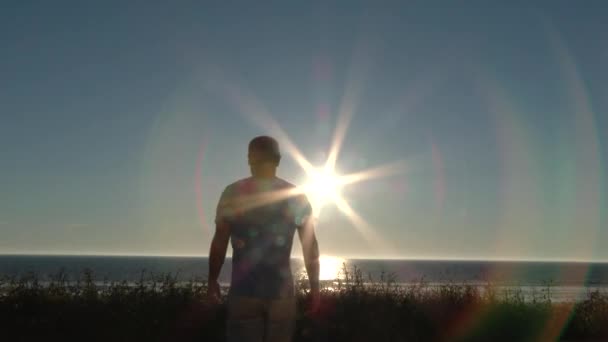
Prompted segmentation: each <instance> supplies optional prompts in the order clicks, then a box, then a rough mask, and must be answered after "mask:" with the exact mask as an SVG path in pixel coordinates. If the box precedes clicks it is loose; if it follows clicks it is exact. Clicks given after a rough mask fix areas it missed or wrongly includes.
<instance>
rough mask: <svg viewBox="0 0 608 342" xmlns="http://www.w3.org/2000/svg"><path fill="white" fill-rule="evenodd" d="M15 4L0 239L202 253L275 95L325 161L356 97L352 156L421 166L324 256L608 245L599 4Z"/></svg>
mask: <svg viewBox="0 0 608 342" xmlns="http://www.w3.org/2000/svg"><path fill="white" fill-rule="evenodd" d="M0 6H1V7H0V42H2V43H1V44H2V54H0V75H2V77H1V78H0V89H1V91H0V122H1V125H0V160H1V162H2V167H1V168H0V179H1V182H0V184H2V186H1V191H0V231H1V232H2V239H1V240H0V253H47V252H51V253H118V254H125V253H128V254H189V255H192V254H206V253H207V250H208V245H209V241H210V237H211V231H212V222H213V213H214V208H215V205H216V201H217V199H218V197H219V194H220V193H221V191H222V189H223V187H224V186H226V185H227V184H229V183H231V182H232V181H234V180H236V179H238V178H242V177H245V176H247V175H248V168H247V164H246V144H247V142H248V141H249V140H250V139H251V138H252V137H254V136H256V135H259V134H274V135H276V133H277V132H276V130H275V129H273V128H272V127H270V126H269V125H267V124H265V123H263V122H262V123H260V122H259V120H258V119H259V118H260V116H259V110H258V109H259V108H260V107H265V108H266V109H267V111H268V112H269V113H270V115H271V116H272V118H273V119H274V120H275V121H276V122H277V123H278V124H279V125H280V127H281V128H282V129H283V130H284V131H285V132H286V134H287V135H289V137H290V138H291V140H292V141H293V142H294V143H295V144H296V145H297V146H298V147H299V148H300V150H301V151H302V152H303V153H304V154H305V156H306V157H307V158H308V159H309V160H310V161H311V162H313V163H314V164H321V163H322V162H323V161H324V158H326V153H327V151H328V147H329V145H330V143H331V141H332V134H333V132H334V129H335V128H336V125H337V121H338V116H339V112H340V109H341V108H342V109H343V108H344V106H343V104H344V103H349V104H352V105H353V107H352V108H354V110H353V112H352V113H353V116H352V120H351V122H350V125H349V127H348V130H347V134H346V138H345V141H344V145H343V148H342V149H341V153H340V155H339V159H338V162H337V168H338V170H339V171H341V172H343V173H349V172H355V171H358V170H362V169H366V168H369V167H374V166H377V165H382V164H385V163H390V162H395V161H403V162H404V163H405V164H406V165H407V168H406V171H405V172H404V173H402V174H397V175H393V176H391V177H384V178H380V179H375V180H370V181H368V182H364V183H359V184H356V185H353V186H350V187H348V188H346V189H344V190H343V192H344V196H345V198H346V199H347V200H348V201H349V203H350V204H351V206H352V207H353V208H354V209H355V210H356V212H357V213H359V214H360V215H361V217H363V218H364V219H365V220H366V221H367V222H368V223H369V225H370V226H371V228H372V229H373V230H374V231H375V232H376V234H377V235H378V237H379V238H380V239H381V240H382V243H381V244H376V243H372V242H370V241H369V240H368V239H366V238H365V237H363V236H362V235H361V234H359V233H358V231H357V229H355V228H353V224H352V223H351V222H350V221H349V220H348V218H347V217H345V216H344V215H343V214H342V213H341V212H340V211H339V210H337V209H336V208H334V207H332V206H327V207H325V208H324V210H323V211H322V212H321V214H320V217H319V219H318V227H317V229H318V234H319V240H320V244H321V248H322V252H323V253H324V254H330V255H339V256H359V257H408V258H509V259H584V260H605V259H608V250H607V249H605V248H602V243H601V242H602V241H608V227H607V226H606V222H607V221H606V219H607V214H606V212H607V209H608V208H607V204H606V195H607V190H608V188H607V185H606V182H605V179H606V177H607V176H608V175H607V172H606V160H608V152H607V148H606V144H608V141H607V139H608V137H607V131H606V127H608V117H607V115H606V111H607V109H608V100H607V99H608V93H607V92H608V90H607V88H606V84H608V69H607V68H606V67H605V61H606V60H607V59H608V43H607V42H606V40H605V37H606V36H605V32H608V24H606V22H605V20H603V19H605V17H606V15H607V14H608V6H607V5H605V4H604V3H603V2H602V1H587V2H585V3H584V6H583V5H582V4H580V3H577V4H576V6H574V4H573V3H572V2H567V1H547V2H536V3H535V4H531V3H530V2H525V1H521V2H492V3H490V2H486V1H478V2H477V1H471V2H467V3H466V4H462V3H459V4H457V3H448V2H428V1H421V2H408V3H407V4H406V3H402V2H398V1H394V2H363V1H343V2H316V1H311V2H305V3H300V4H299V5H286V4H283V3H282V2H275V4H274V5H272V6H270V5H266V6H263V5H260V4H259V3H257V2H256V3H255V4H254V3H247V2H241V3H239V2H220V1H217V2H194V1H192V2H180V4H179V5H177V4H174V3H170V2H166V3H164V4H163V3H161V2H152V1H147V2H143V1H141V2H138V1H132V2H125V1H105V2H90V3H86V4H85V3H84V2H79V1H72V2H68V1H56V2H42V1H40V2H36V1H7V2H3V3H2V5H0ZM235 92H237V93H239V94H241V95H243V97H242V98H244V99H245V100H240V101H239V100H237V99H236V98H235V96H233V95H234V93H235ZM345 99H346V100H348V101H346V100H345ZM279 138H281V137H279ZM280 140H281V139H280ZM280 142H282V143H284V142H285V141H283V140H281V141H280ZM285 154H286V156H285V158H284V160H283V163H282V165H281V168H280V171H279V174H280V176H282V177H284V178H286V179H287V180H290V181H292V182H295V183H301V182H303V181H304V180H305V177H304V173H303V171H302V170H301V169H300V168H299V166H298V165H297V163H296V162H294V160H293V159H292V158H290V156H289V154H288V153H285Z"/></svg>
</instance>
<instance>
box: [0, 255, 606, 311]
mask: <svg viewBox="0 0 608 342" xmlns="http://www.w3.org/2000/svg"><path fill="white" fill-rule="evenodd" d="M230 266H231V261H230V258H227V259H226V262H225V264H224V267H223V269H222V273H221V275H220V282H221V283H222V284H224V285H228V284H229V282H230V268H231V267H230ZM354 268H357V269H359V270H361V272H362V275H363V279H364V280H365V281H370V280H371V281H372V282H373V281H380V280H381V279H385V280H386V279H392V280H393V281H394V282H396V283H400V284H403V285H409V284H420V283H424V284H426V285H427V286H437V285H441V284H446V283H449V284H470V285H475V286H480V287H485V286H487V285H493V286H495V287H497V288H499V289H502V290H504V291H510V290H514V289H520V290H522V291H523V294H524V296H525V297H526V298H531V297H532V296H534V295H535V294H539V293H547V292H543V291H547V289H550V292H548V293H550V296H551V298H552V300H556V301H571V300H574V301H576V300H580V299H582V298H585V297H586V295H587V292H588V291H591V290H600V291H607V292H608V263H584V262H534V261H525V262H524V261H474V260H470V261H463V260H379V259H341V258H334V257H331V258H330V257H323V258H322V259H321V278H322V279H323V280H325V281H326V283H327V282H328V281H329V282H330V280H333V279H336V278H344V270H347V271H348V272H351V273H352V271H353V270H354ZM85 269H90V270H91V271H92V272H93V279H94V280H95V281H96V282H112V281H123V280H124V281H127V282H133V281H137V280H139V279H140V278H141V276H142V272H144V276H145V277H148V278H149V277H150V276H151V275H156V276H160V275H163V274H167V273H171V274H172V275H173V276H174V277H176V278H177V280H178V281H190V280H195V281H205V279H206V276H207V272H208V258H206V257H167V256H60V255H52V256H51V255H48V256H45V255H2V256H0V279H2V278H7V277H17V278H19V277H23V276H27V275H28V274H32V273H33V274H36V275H37V276H38V278H39V279H40V280H42V281H44V280H48V279H50V277H51V276H53V275H56V274H57V273H58V272H59V271H60V270H63V272H65V274H66V275H67V276H68V279H71V280H76V279H78V277H79V276H82V272H83V270H85ZM292 272H293V273H294V275H295V278H298V277H299V276H300V275H302V274H303V272H304V267H303V263H302V261H301V260H300V259H293V260H292ZM330 283H331V282H330Z"/></svg>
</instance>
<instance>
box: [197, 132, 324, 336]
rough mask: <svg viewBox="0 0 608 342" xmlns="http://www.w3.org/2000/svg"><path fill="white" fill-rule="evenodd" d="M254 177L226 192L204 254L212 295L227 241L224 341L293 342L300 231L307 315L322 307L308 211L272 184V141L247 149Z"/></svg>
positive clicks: (275, 157)
mask: <svg viewBox="0 0 608 342" xmlns="http://www.w3.org/2000/svg"><path fill="white" fill-rule="evenodd" d="M248 158H249V166H250V170H251V175H252V176H251V177H249V178H245V179H242V180H239V181H237V182H235V183H233V184H231V185H229V186H228V187H226V189H225V190H224V192H223V193H222V196H221V198H220V200H219V204H218V206H217V213H216V219H215V223H216V230H215V235H214V236H213V241H212V242H211V250H210V252H209V295H210V296H211V297H212V298H214V299H219V296H220V287H219V284H218V276H219V274H220V270H221V268H222V264H223V263H224V259H225V256H226V249H227V247H228V241H230V242H231V245H232V251H233V252H232V283H231V286H230V290H229V293H228V323H227V328H228V330H227V335H228V341H290V340H291V338H292V335H293V328H294V323H295V309H296V307H295V305H296V304H295V296H294V295H295V294H294V282H293V278H292V273H291V267H290V255H291V246H292V242H293V237H294V233H295V232H296V231H297V232H298V235H299V237H300V242H301V243H302V252H303V254H304V263H305V265H306V271H307V273H308V278H309V280H310V288H311V295H312V308H311V309H312V310H313V311H314V310H316V309H317V308H318V303H319V247H318V245H317V239H316V237H315V233H314V227H313V224H312V219H311V206H310V204H309V202H308V200H307V199H306V196H304V195H294V194H293V192H294V190H295V186H294V185H292V184H290V183H288V182H286V181H284V180H283V179H281V178H278V177H277V176H276V169H277V166H278V165H279V161H280V160H281V155H280V152H279V145H278V143H277V142H276V140H274V139H273V138H271V137H267V136H260V137H256V138H254V139H253V140H251V142H250V143H249V154H248Z"/></svg>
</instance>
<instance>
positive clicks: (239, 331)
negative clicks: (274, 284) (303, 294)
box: [227, 296, 296, 342]
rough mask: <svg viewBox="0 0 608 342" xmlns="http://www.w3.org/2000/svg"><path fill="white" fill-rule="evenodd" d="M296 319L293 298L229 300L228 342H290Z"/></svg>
mask: <svg viewBox="0 0 608 342" xmlns="http://www.w3.org/2000/svg"><path fill="white" fill-rule="evenodd" d="M295 317H296V301H295V298H294V297H290V298H283V299H260V298H252V297H237V296H233V297H229V298H228V322H227V329H228V330H227V337H228V339H227V341H228V342H237V341H239V342H289V341H291V340H292V337H293V333H294V326H295Z"/></svg>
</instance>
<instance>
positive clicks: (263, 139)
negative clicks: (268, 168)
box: [249, 135, 281, 165]
mask: <svg viewBox="0 0 608 342" xmlns="http://www.w3.org/2000/svg"><path fill="white" fill-rule="evenodd" d="M252 156H254V158H253V159H255V160H259V161H265V162H273V163H276V164H277V165H278V164H279V162H280V161H281V152H280V150H279V143H278V142H277V141H276V140H275V139H274V138H272V137H269V136H267V135H262V136H259V137H255V138H253V139H251V141H250V142H249V160H250V161H251V159H252V158H251V157H252Z"/></svg>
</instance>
